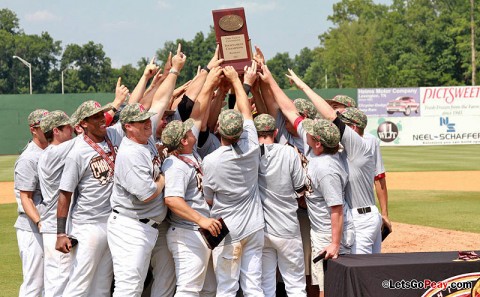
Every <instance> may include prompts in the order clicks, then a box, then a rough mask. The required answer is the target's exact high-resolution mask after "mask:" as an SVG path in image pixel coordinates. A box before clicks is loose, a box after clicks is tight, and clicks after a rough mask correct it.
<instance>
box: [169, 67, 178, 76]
mask: <svg viewBox="0 0 480 297" xmlns="http://www.w3.org/2000/svg"><path fill="white" fill-rule="evenodd" d="M168 73H171V74H175V75H177V76H178V75H179V74H180V72H178V71H177V70H175V69H173V68H172V69H170V71H168Z"/></svg>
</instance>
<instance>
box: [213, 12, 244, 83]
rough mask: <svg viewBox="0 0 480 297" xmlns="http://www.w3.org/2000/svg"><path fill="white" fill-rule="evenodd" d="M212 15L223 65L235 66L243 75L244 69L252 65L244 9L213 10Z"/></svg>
mask: <svg viewBox="0 0 480 297" xmlns="http://www.w3.org/2000/svg"><path fill="white" fill-rule="evenodd" d="M212 15H213V23H214V27H215V35H216V38H217V43H218V44H220V58H223V59H224V60H225V61H224V62H223V64H222V65H223V66H228V65H230V66H233V68H235V70H236V71H237V72H238V73H239V74H242V73H243V72H244V67H245V66H250V65H251V63H252V50H251V46H250V38H249V37H248V31H247V22H246V21H245V11H244V9H243V7H240V8H227V9H219V10H213V11H212Z"/></svg>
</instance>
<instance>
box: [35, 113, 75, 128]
mask: <svg viewBox="0 0 480 297" xmlns="http://www.w3.org/2000/svg"><path fill="white" fill-rule="evenodd" d="M71 124H72V120H71V119H70V118H69V117H68V115H67V114H66V113H65V112H64V111H62V110H54V111H51V112H49V113H48V114H47V115H46V116H45V117H43V118H42V121H41V123H40V128H41V129H42V131H43V133H46V132H48V131H51V130H52V129H53V128H55V127H60V126H65V125H71Z"/></svg>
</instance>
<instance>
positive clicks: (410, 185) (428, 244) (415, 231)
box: [0, 171, 480, 253]
mask: <svg viewBox="0 0 480 297" xmlns="http://www.w3.org/2000/svg"><path fill="white" fill-rule="evenodd" d="M387 181H388V188H389V189H391V190H438V191H474V192H477V191H478V192H480V183H479V182H478V181H480V171H455V172H391V173H388V174H387ZM14 202H15V196H14V195H13V182H2V183H0V204H4V203H14ZM479 249H480V234H476V233H468V232H459V231H452V230H443V229H437V228H431V227H423V226H415V225H408V224H402V223H397V222H393V232H392V234H390V235H389V237H388V238H387V239H386V240H385V242H384V243H383V245H382V251H383V252H385V253H405V252H433V251H456V250H479Z"/></svg>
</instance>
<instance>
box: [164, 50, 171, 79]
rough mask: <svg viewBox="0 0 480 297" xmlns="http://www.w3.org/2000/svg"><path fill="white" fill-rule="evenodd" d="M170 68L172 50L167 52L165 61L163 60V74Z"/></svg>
mask: <svg viewBox="0 0 480 297" xmlns="http://www.w3.org/2000/svg"><path fill="white" fill-rule="evenodd" d="M170 69H172V52H170V53H168V58H167V61H165V67H163V74H167V73H168V72H169V71H170Z"/></svg>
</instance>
